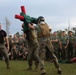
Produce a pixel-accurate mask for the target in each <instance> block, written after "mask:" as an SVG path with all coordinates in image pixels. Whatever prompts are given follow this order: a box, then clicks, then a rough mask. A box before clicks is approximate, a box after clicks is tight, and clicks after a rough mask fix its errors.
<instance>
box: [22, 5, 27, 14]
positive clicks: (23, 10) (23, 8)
mask: <svg viewBox="0 0 76 75" xmlns="http://www.w3.org/2000/svg"><path fill="white" fill-rule="evenodd" d="M21 11H22V13H24V14H26V10H25V7H24V6H21Z"/></svg>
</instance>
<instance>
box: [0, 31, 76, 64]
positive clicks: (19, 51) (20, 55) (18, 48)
mask: <svg viewBox="0 0 76 75" xmlns="http://www.w3.org/2000/svg"><path fill="white" fill-rule="evenodd" d="M25 37H26V35H24V34H22V35H17V34H14V35H13V36H12V35H9V37H8V40H9V46H10V49H9V52H8V55H9V59H10V60H26V59H27V55H28V42H27V40H26V39H25ZM50 41H51V42H52V44H53V47H54V52H55V54H56V56H57V58H58V60H59V62H63V63H65V62H69V61H70V59H72V58H74V57H76V35H75V34H74V33H73V32H72V31H69V32H68V33H66V31H61V32H60V33H58V32H53V33H50ZM5 46H7V45H6V42H5ZM51 58H52V57H51V55H50V52H49V51H48V50H47V49H46V57H45V61H49V60H51ZM0 59H3V56H1V55H0Z"/></svg>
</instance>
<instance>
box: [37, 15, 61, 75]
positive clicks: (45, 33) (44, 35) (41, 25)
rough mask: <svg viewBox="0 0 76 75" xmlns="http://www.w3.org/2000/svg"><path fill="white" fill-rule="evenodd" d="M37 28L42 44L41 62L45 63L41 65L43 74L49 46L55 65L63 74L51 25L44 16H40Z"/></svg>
mask: <svg viewBox="0 0 76 75" xmlns="http://www.w3.org/2000/svg"><path fill="white" fill-rule="evenodd" d="M36 29H37V31H38V32H37V34H38V38H39V44H40V51H39V55H40V59H41V63H42V64H43V65H41V66H42V68H41V70H42V75H44V74H46V71H45V66H44V58H45V48H47V49H48V50H49V51H50V53H51V56H52V58H53V62H54V65H55V67H56V68H57V70H58V73H59V74H61V68H60V66H59V63H58V60H57V57H56V56H55V54H54V49H53V46H52V43H51V41H50V31H49V26H48V25H47V24H46V23H45V20H44V17H42V16H40V17H38V25H37V27H36Z"/></svg>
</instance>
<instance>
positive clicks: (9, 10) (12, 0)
mask: <svg viewBox="0 0 76 75" xmlns="http://www.w3.org/2000/svg"><path fill="white" fill-rule="evenodd" d="M22 5H24V6H25V8H26V12H27V14H28V15H30V16H31V17H36V18H37V17H38V16H44V17H45V19H46V22H47V23H48V25H49V26H51V27H52V30H53V31H56V30H60V29H62V30H64V29H65V28H67V27H68V22H69V21H70V25H71V27H73V26H74V27H75V25H76V0H0V23H2V24H3V28H4V29H5V25H4V23H5V17H7V18H8V20H9V21H10V22H11V25H10V30H9V31H10V34H14V33H16V32H17V31H18V32H21V24H22V22H21V21H20V20H18V19H15V18H14V16H15V14H19V13H20V12H21V8H20V7H21V6H22Z"/></svg>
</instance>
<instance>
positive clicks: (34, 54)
mask: <svg viewBox="0 0 76 75" xmlns="http://www.w3.org/2000/svg"><path fill="white" fill-rule="evenodd" d="M27 25H28V27H29V28H30V30H28V31H24V33H25V34H26V39H27V41H28V56H27V61H28V65H29V67H28V68H27V69H26V70H31V69H32V61H33V58H35V65H36V68H35V69H37V67H38V64H39V63H40V68H41V67H42V65H43V64H42V62H41V60H40V58H39V43H38V40H37V35H36V33H35V30H34V29H35V28H34V26H33V24H32V23H28V24H27Z"/></svg>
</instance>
